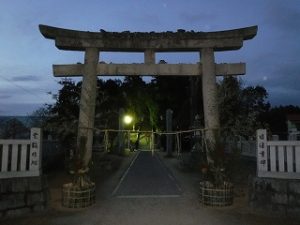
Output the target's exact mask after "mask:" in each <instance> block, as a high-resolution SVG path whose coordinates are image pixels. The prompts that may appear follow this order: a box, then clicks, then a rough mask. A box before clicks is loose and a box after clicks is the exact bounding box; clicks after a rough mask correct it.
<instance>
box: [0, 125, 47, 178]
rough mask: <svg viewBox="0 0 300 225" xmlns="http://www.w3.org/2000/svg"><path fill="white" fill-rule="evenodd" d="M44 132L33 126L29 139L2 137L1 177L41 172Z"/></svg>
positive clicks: (0, 149) (31, 174) (28, 175)
mask: <svg viewBox="0 0 300 225" xmlns="http://www.w3.org/2000/svg"><path fill="white" fill-rule="evenodd" d="M41 149H42V132H41V129H40V128H31V132H30V139H29V140H14V139H12V140H2V139H0V179H1V178H12V177H30V176H39V175H40V174H41Z"/></svg>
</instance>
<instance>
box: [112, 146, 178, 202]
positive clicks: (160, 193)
mask: <svg viewBox="0 0 300 225" xmlns="http://www.w3.org/2000/svg"><path fill="white" fill-rule="evenodd" d="M180 194H181V188H180V186H179V185H178V183H177V181H176V179H175V178H174V176H173V175H172V174H171V172H170V171H169V170H168V169H167V168H166V166H165V165H164V164H163V162H162V161H161V160H160V159H159V156H158V155H157V154H154V155H153V156H152V153H151V152H150V151H141V152H138V153H137V156H136V157H135V158H134V160H133V161H132V163H131V165H130V166H129V168H128V169H127V171H126V172H125V173H124V175H123V177H122V179H121V180H120V182H119V184H118V186H117V187H116V189H115V190H114V192H113V195H114V196H117V197H121V198H145V197H178V196H180Z"/></svg>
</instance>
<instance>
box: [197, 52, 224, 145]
mask: <svg viewBox="0 0 300 225" xmlns="http://www.w3.org/2000/svg"><path fill="white" fill-rule="evenodd" d="M200 57H201V63H202V95H203V110H204V125H205V138H206V139H207V140H208V141H209V142H214V133H215V131H218V130H219V129H220V116H219V107H218V99H217V85H216V71H215V58H214V50H213V49H212V48H203V49H202V50H201V52H200Z"/></svg>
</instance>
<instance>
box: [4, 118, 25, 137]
mask: <svg viewBox="0 0 300 225" xmlns="http://www.w3.org/2000/svg"><path fill="white" fill-rule="evenodd" d="M29 133H30V129H29V128H27V127H26V126H25V125H24V124H23V123H22V122H21V121H20V120H18V119H16V118H12V119H9V120H7V121H6V122H4V123H3V124H2V134H1V137H3V138H4V139H17V138H19V139H22V138H28V136H29Z"/></svg>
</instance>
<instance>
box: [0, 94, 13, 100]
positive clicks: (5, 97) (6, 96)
mask: <svg viewBox="0 0 300 225" xmlns="http://www.w3.org/2000/svg"><path fill="white" fill-rule="evenodd" d="M11 97H12V95H1V94H0V99H7V98H11Z"/></svg>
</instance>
